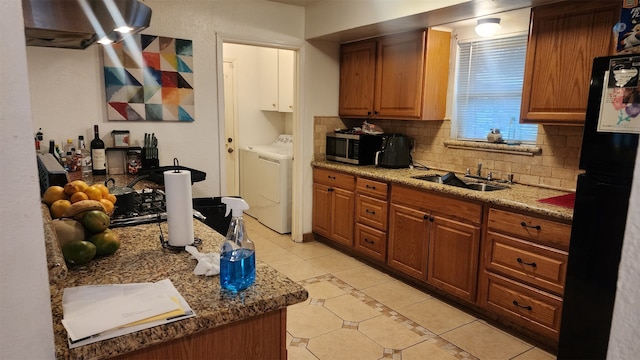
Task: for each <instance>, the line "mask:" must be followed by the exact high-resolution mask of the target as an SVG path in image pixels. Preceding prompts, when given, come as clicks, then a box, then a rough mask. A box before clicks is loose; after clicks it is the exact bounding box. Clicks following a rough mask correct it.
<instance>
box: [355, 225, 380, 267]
mask: <svg viewBox="0 0 640 360" xmlns="http://www.w3.org/2000/svg"><path fill="white" fill-rule="evenodd" d="M354 243H355V247H356V251H358V252H359V253H361V254H363V255H366V256H368V257H370V258H372V259H375V260H378V261H380V262H384V261H385V260H386V258H387V233H385V232H384V231H380V230H377V229H374V228H372V227H370V226H367V225H363V224H360V223H357V224H356V232H355V239H354Z"/></svg>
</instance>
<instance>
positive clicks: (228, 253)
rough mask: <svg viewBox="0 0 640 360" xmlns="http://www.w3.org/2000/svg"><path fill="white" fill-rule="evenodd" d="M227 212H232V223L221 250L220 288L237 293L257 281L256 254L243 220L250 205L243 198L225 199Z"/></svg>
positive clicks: (223, 199) (227, 213) (223, 200)
mask: <svg viewBox="0 0 640 360" xmlns="http://www.w3.org/2000/svg"><path fill="white" fill-rule="evenodd" d="M222 203H224V204H226V207H227V212H226V214H225V216H227V215H229V212H231V223H230V224H229V230H228V231H227V238H226V240H225V242H224V244H222V249H221V250H220V286H221V287H222V288H223V289H227V290H231V291H233V292H237V291H240V290H243V289H246V288H247V287H249V285H251V284H253V282H254V281H255V279H256V252H255V247H254V245H253V242H252V241H251V240H249V236H247V230H246V228H245V226H244V220H243V218H242V215H243V211H244V210H247V209H249V205H248V204H247V202H246V201H244V200H243V199H242V198H236V197H223V198H222Z"/></svg>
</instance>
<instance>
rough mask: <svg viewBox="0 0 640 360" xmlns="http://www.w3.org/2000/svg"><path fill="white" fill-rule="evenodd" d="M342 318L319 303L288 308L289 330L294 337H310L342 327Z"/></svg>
mask: <svg viewBox="0 0 640 360" xmlns="http://www.w3.org/2000/svg"><path fill="white" fill-rule="evenodd" d="M342 322H343V321H342V319H340V318H339V317H337V316H336V315H334V314H333V313H332V312H331V311H329V310H327V309H325V308H324V307H322V306H319V305H307V306H303V307H294V308H288V309H287V332H288V333H289V334H291V336H293V337H297V338H305V339H310V338H313V337H316V336H319V335H322V334H326V333H328V332H330V331H333V330H337V329H340V328H342Z"/></svg>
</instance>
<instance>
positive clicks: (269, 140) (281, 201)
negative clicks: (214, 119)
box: [221, 42, 297, 233]
mask: <svg viewBox="0 0 640 360" xmlns="http://www.w3.org/2000/svg"><path fill="white" fill-rule="evenodd" d="M296 56H297V54H296V51H295V50H290V49H279V48H276V47H268V46H257V45H247V44H239V43H230V42H224V43H223V44H222V58H223V64H224V66H223V75H224V118H225V119H224V136H225V138H224V148H221V151H223V152H224V153H223V154H222V156H221V158H222V159H223V167H224V172H225V174H224V176H221V182H222V183H223V184H224V185H223V186H222V188H221V190H222V192H223V193H224V194H233V195H240V196H243V197H244V198H246V199H247V200H248V199H251V201H249V200H248V201H247V202H249V206H250V207H252V209H250V210H249V211H247V214H249V215H251V216H254V217H256V218H257V219H258V220H259V221H260V222H262V223H263V224H265V225H266V226H268V227H270V228H272V229H273V230H275V231H278V232H280V233H290V232H291V217H292V201H291V198H292V190H291V189H292V182H293V174H292V170H291V168H292V165H291V164H292V157H293V156H292V154H293V135H294V119H295V118H296V116H295V115H296V111H297V109H296V107H295V106H294V101H295V100H294V99H295V98H296V94H295V90H294V89H295V88H296V86H295V78H296V76H295V71H296V66H295V61H296ZM221 130H222V129H221ZM221 132H222V131H221ZM258 148H259V149H260V152H261V153H260V154H257V155H255V154H254V155H255V156H253V155H252V156H249V155H248V151H250V150H251V151H253V152H256V151H258V150H257V149H258ZM287 149H290V153H289V154H290V155H289V156H287V155H286V153H287V151H288V150H287ZM274 152H275V153H274ZM283 154H285V155H283ZM254 158H257V159H259V162H257V163H256V162H251V163H250V164H251V165H248V164H249V160H247V159H251V161H254V160H255V159H254ZM243 160H244V163H243ZM243 165H244V167H243ZM275 166H281V167H282V169H280V170H277V171H276V168H275ZM285 166H286V167H285ZM260 168H263V169H270V171H264V172H261V174H257V173H256V170H257V169H260ZM243 174H244V175H245V179H243ZM274 174H278V176H279V177H278V178H273V179H272V178H271V177H274ZM221 175H222V174H221ZM256 176H259V177H260V176H261V179H260V181H255V180H256V179H254V178H255V177H256ZM247 177H252V179H250V180H252V181H247V180H249V179H247ZM280 195H282V197H280ZM285 195H288V196H285ZM280 212H283V215H282V217H283V218H285V219H280V218H278V219H277V221H276V220H267V218H269V219H270V218H271V217H272V216H273V214H274V213H280ZM261 214H262V215H261ZM285 220H286V221H285ZM283 221H284V222H283ZM279 224H283V225H279Z"/></svg>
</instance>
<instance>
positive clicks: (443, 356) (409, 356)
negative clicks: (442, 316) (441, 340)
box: [402, 340, 458, 360]
mask: <svg viewBox="0 0 640 360" xmlns="http://www.w3.org/2000/svg"><path fill="white" fill-rule="evenodd" d="M427 359H428V360H458V358H457V357H455V356H454V355H453V354H450V353H449V352H447V351H446V350H445V349H443V348H441V347H439V346H438V345H436V343H435V342H434V341H433V340H429V341H423V342H421V343H419V344H417V345H414V346H412V347H410V348H408V349H404V350H402V360H427Z"/></svg>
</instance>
